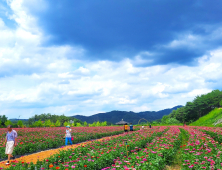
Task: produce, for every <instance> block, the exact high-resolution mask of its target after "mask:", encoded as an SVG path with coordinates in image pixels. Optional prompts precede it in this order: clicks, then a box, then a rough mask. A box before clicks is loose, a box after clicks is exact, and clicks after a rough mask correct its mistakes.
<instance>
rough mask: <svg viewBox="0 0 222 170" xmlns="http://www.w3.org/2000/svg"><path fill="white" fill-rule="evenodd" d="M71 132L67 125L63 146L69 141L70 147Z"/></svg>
mask: <svg viewBox="0 0 222 170" xmlns="http://www.w3.org/2000/svg"><path fill="white" fill-rule="evenodd" d="M71 131H72V129H71V128H70V126H69V125H67V126H66V135H65V145H67V144H68V141H69V143H70V144H71V145H72V139H71V138H72V136H71Z"/></svg>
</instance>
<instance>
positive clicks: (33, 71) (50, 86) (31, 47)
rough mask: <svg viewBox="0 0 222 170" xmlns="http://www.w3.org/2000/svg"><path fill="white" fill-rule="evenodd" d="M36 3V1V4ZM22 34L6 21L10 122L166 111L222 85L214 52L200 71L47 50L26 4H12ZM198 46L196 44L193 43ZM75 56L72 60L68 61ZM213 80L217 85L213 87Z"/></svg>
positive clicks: (1, 56)
mask: <svg viewBox="0 0 222 170" xmlns="http://www.w3.org/2000/svg"><path fill="white" fill-rule="evenodd" d="M35 2H36V1H35ZM8 3H9V5H10V7H11V9H12V11H13V12H14V14H13V15H12V16H10V17H11V19H13V20H15V21H16V23H17V27H16V29H10V28H7V27H6V26H5V24H4V22H3V20H0V37H1V39H0V101H1V105H0V109H1V114H7V116H8V117H16V115H17V114H18V112H19V114H21V115H22V116H21V118H28V117H29V116H31V115H34V114H40V113H53V114H63V113H64V114H66V115H75V114H83V115H90V114H95V113H98V112H106V111H111V110H110V108H112V109H113V110H126V111H130V110H132V111H136V112H139V111H146V110H155V111H156V110H161V109H165V108H170V107H174V106H176V105H181V104H185V103H186V102H187V101H191V100H193V98H194V97H195V96H196V95H200V94H202V93H207V92H209V91H211V90H213V89H215V88H217V87H221V83H222V81H221V80H222V69H220V68H221V64H222V49H220V48H218V49H216V50H212V51H210V56H203V57H202V58H199V59H198V60H197V61H196V62H197V65H196V66H193V67H189V66H178V65H177V66H175V65H161V66H160V65H156V66H149V67H135V65H136V66H139V65H143V64H144V63H146V64H147V63H150V62H152V60H147V61H145V60H143V59H142V57H141V56H143V55H146V56H150V57H151V58H152V57H153V56H155V54H151V53H148V52H144V51H142V52H141V53H139V54H138V55H137V56H135V58H134V59H124V60H122V61H121V62H112V61H94V62H93V61H92V62H88V61H84V60H79V58H80V57H79V56H82V55H85V51H86V50H85V49H83V48H81V47H75V46H71V45H64V46H48V47H44V46H42V42H43V41H44V40H45V39H48V38H49V37H50V36H47V35H46V36H45V35H43V33H42V31H41V29H40V28H39V27H38V25H37V24H36V19H35V18H34V17H33V16H31V15H30V14H29V13H28V12H27V10H26V8H25V7H24V6H23V5H24V3H27V2H26V1H22V0H19V1H9V2H8ZM197 38H198V37H195V36H193V35H188V36H185V38H181V39H180V40H175V41H173V42H171V43H170V44H168V46H169V47H172V48H173V47H178V46H185V45H187V42H196V41H198V40H197ZM191 45H192V43H191ZM70 56H72V59H68V58H70ZM208 80H210V81H212V82H213V83H209V82H208Z"/></svg>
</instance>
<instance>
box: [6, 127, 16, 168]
mask: <svg viewBox="0 0 222 170" xmlns="http://www.w3.org/2000/svg"><path fill="white" fill-rule="evenodd" d="M7 129H8V131H7V133H6V138H5V146H6V149H5V154H6V155H8V161H7V162H6V165H8V164H9V162H10V158H12V159H15V157H14V156H13V155H12V152H13V150H14V147H16V146H17V137H18V134H17V132H16V131H15V130H13V129H12V126H11V125H8V126H7Z"/></svg>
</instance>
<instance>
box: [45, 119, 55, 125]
mask: <svg viewBox="0 0 222 170" xmlns="http://www.w3.org/2000/svg"><path fill="white" fill-rule="evenodd" d="M51 125H53V124H52V122H51V120H50V119H49V120H46V121H45V123H44V126H45V127H50V126H51Z"/></svg>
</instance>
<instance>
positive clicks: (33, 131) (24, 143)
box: [0, 126, 123, 159]
mask: <svg viewBox="0 0 222 170" xmlns="http://www.w3.org/2000/svg"><path fill="white" fill-rule="evenodd" d="M15 130H16V131H17V133H18V146H17V147H15V149H14V154H15V155H24V154H27V153H34V152H37V151H42V150H46V149H49V148H56V147H59V146H63V145H64V143H65V142H64V139H63V137H64V135H65V127H58V128H57V127H54V128H17V129H15ZM6 132H7V129H6V128H5V129H1V131H0V159H3V158H6V156H7V155H5V147H4V146H3V144H4V141H5V135H6ZM120 133H123V127H120V126H115V127H110V126H107V127H73V128H72V136H73V137H74V141H73V143H79V142H83V141H86V140H90V139H98V138H101V137H105V136H110V135H116V134H120Z"/></svg>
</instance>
